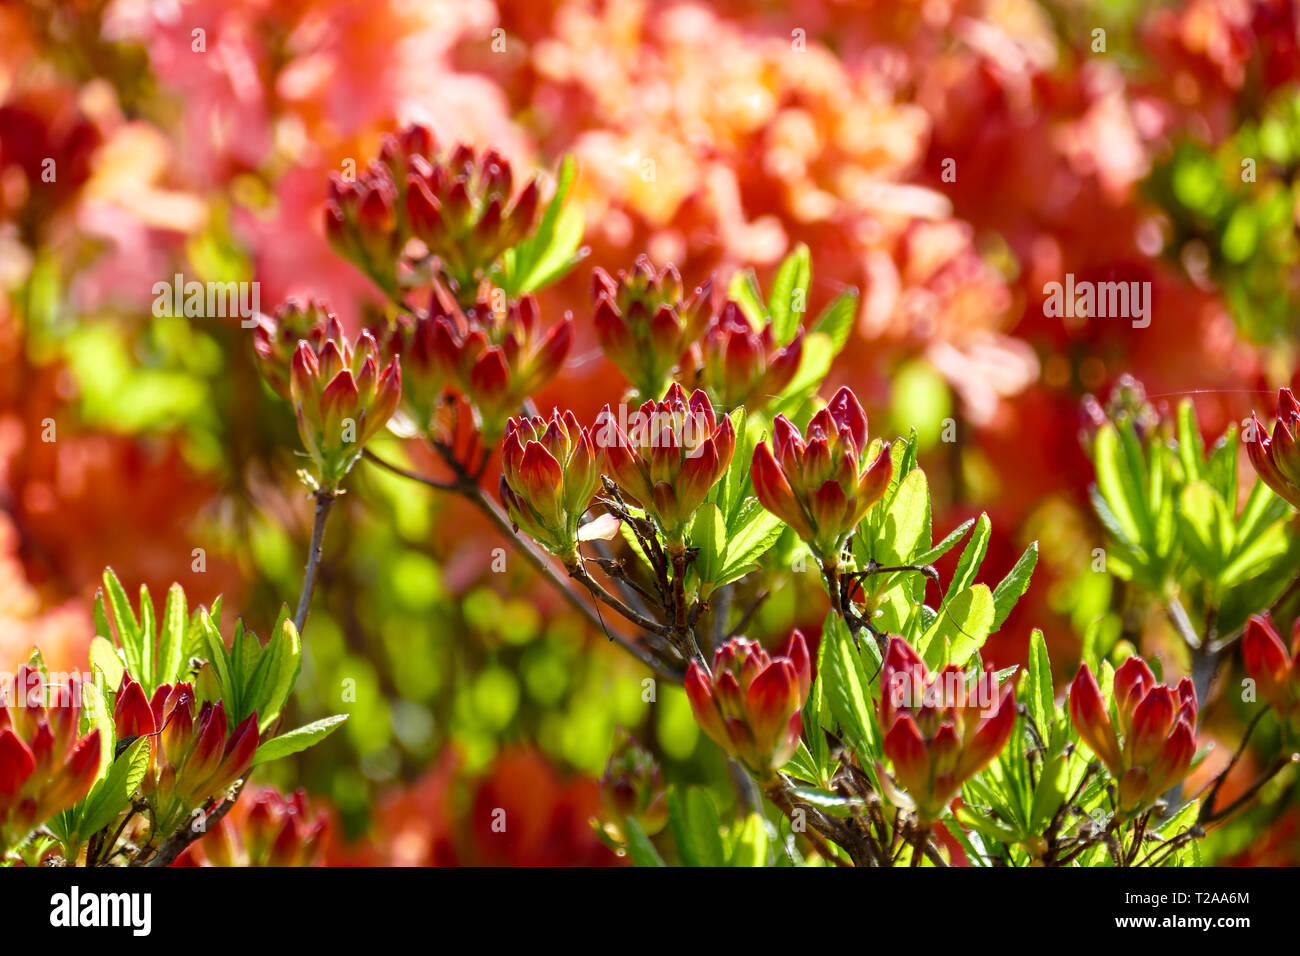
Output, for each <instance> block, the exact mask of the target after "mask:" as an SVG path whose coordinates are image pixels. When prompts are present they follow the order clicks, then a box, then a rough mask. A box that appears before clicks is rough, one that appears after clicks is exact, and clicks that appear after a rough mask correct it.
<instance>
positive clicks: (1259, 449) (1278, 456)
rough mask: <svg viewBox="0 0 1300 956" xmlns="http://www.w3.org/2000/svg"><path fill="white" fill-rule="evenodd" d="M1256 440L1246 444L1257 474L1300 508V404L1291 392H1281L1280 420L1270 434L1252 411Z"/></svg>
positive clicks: (1253, 430)
mask: <svg viewBox="0 0 1300 956" xmlns="http://www.w3.org/2000/svg"><path fill="white" fill-rule="evenodd" d="M1250 423H1251V430H1252V432H1253V435H1252V437H1253V438H1254V441H1248V442H1246V451H1247V453H1248V454H1249V455H1250V463H1251V464H1252V465H1254V466H1255V473H1256V474H1258V475H1259V477H1260V478H1261V479H1263V481H1264V484H1266V485H1268V486H1269V487H1270V488H1272V489H1273V490H1274V491H1275V492H1277V495H1278V497H1280V498H1282V499H1283V500H1285V501H1287V502H1290V504H1291V505H1292V506H1293V507H1296V508H1300V445H1297V444H1296V441H1297V439H1298V438H1300V402H1297V401H1296V397H1295V395H1294V393H1292V391H1291V389H1289V388H1284V389H1280V390H1279V391H1278V393H1277V421H1276V422H1275V423H1274V424H1273V433H1272V435H1270V434H1269V433H1268V432H1267V431H1266V430H1265V429H1264V426H1263V425H1261V424H1260V421H1259V419H1258V418H1256V417H1255V414H1254V413H1253V412H1252V413H1251V416H1250Z"/></svg>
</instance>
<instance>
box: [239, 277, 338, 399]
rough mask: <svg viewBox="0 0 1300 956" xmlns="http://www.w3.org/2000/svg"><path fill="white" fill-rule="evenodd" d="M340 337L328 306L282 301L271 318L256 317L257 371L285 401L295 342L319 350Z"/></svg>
mask: <svg viewBox="0 0 1300 956" xmlns="http://www.w3.org/2000/svg"><path fill="white" fill-rule="evenodd" d="M342 334H343V333H342V327H341V326H340V325H339V321H338V318H337V317H336V316H335V315H334V313H333V312H331V311H330V309H329V306H327V305H325V304H324V303H322V302H316V301H315V300H311V301H309V302H307V304H306V305H303V304H302V303H301V302H299V301H298V300H297V299H286V300H285V301H284V304H282V305H281V306H280V307H279V308H278V309H276V310H275V317H274V318H272V317H271V316H268V315H261V314H259V315H258V316H257V325H256V326H255V327H254V329H253V354H254V356H255V358H256V361H257V368H258V371H259V372H261V373H262V377H263V378H264V379H266V383H267V384H268V385H269V386H271V388H272V390H273V391H274V392H275V393H276V394H277V395H279V396H280V397H281V398H283V399H284V400H285V401H289V400H290V394H289V368H290V367H291V366H292V364H293V353H294V352H295V351H297V349H298V343H299V342H300V341H302V340H303V339H306V340H307V341H308V342H309V343H310V344H311V346H312V348H316V349H319V348H320V347H321V346H322V345H323V344H324V342H325V339H326V338H327V337H331V336H341V335H342Z"/></svg>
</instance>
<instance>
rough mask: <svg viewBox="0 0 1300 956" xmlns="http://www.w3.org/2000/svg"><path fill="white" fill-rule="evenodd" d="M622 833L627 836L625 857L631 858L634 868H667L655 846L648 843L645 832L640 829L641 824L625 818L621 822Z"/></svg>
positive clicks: (648, 839)
mask: <svg viewBox="0 0 1300 956" xmlns="http://www.w3.org/2000/svg"><path fill="white" fill-rule="evenodd" d="M623 832H624V833H626V834H627V855H628V856H629V857H630V858H631V860H632V862H633V864H635V865H636V866H667V865H668V864H666V863H665V862H664V858H663V857H661V856H660V855H659V851H658V850H656V849H655V845H654V844H653V843H651V842H650V838H649V837H648V836H646V834H645V831H644V830H642V829H641V824H639V823H637V822H636V821H635V820H633V819H632V818H631V817H625V818H624V820H623Z"/></svg>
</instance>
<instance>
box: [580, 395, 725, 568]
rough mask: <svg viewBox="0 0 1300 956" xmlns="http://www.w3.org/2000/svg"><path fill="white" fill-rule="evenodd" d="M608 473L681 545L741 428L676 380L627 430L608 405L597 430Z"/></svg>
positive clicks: (596, 438)
mask: <svg viewBox="0 0 1300 956" xmlns="http://www.w3.org/2000/svg"><path fill="white" fill-rule="evenodd" d="M592 438H593V440H594V441H595V443H596V445H597V446H598V447H599V449H600V454H601V459H602V461H603V462H604V466H605V469H604V470H605V471H606V472H607V473H608V474H609V476H610V478H612V479H613V481H614V483H615V484H617V485H618V486H619V488H621V489H622V490H623V491H625V492H627V494H628V495H630V496H631V497H632V498H634V499H636V501H637V502H638V503H639V504H640V505H641V507H643V508H645V510H646V511H647V513H649V514H650V515H651V516H652V517H653V518H654V519H655V521H656V522H657V523H658V525H659V527H660V528H661V529H662V530H663V532H664V535H665V536H666V537H667V539H668V543H669V546H670V547H677V546H679V545H680V544H681V541H682V535H683V533H684V531H685V528H686V523H687V522H688V521H689V520H690V519H691V516H692V515H693V514H694V513H695V511H696V509H697V508H699V507H700V505H701V504H703V503H704V499H705V497H706V496H707V495H708V493H709V489H710V488H712V487H713V486H714V484H716V483H717V481H718V479H720V478H721V477H722V476H723V474H725V473H726V471H727V466H728V465H730V464H731V455H732V453H733V452H734V451H735V450H736V431H735V428H734V426H733V425H732V424H731V419H730V418H728V417H727V416H726V415H723V416H722V419H721V421H719V420H718V419H717V417H716V416H715V415H714V413H713V403H712V402H710V401H709V397H708V396H707V395H705V394H704V392H702V391H700V390H699V389H696V390H695V391H694V392H693V393H692V394H691V397H690V398H689V399H688V398H687V397H686V392H685V391H684V390H683V389H682V387H681V386H680V385H678V384H677V383H676V382H673V384H672V385H670V386H669V387H668V392H667V394H665V395H664V398H663V401H661V402H653V401H648V402H646V403H644V404H643V405H642V406H641V408H640V409H639V410H638V411H637V412H636V413H635V414H634V415H633V416H632V417H631V418H630V419H629V420H628V422H627V427H626V428H624V427H623V425H622V424H620V423H619V422H618V421H617V420H616V419H615V418H614V414H613V412H611V411H610V408H609V406H608V405H606V406H605V407H604V409H603V410H602V411H601V413H600V415H599V416H598V417H597V419H596V424H595V425H594V426H593V428H592Z"/></svg>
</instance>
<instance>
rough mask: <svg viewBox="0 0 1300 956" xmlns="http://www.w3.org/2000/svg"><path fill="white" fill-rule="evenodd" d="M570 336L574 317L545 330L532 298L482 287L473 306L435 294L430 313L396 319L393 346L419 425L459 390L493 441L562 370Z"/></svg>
mask: <svg viewBox="0 0 1300 956" xmlns="http://www.w3.org/2000/svg"><path fill="white" fill-rule="evenodd" d="M572 341H573V319H572V318H570V317H568V316H566V317H565V318H564V319H563V320H562V321H561V322H559V323H557V324H556V325H553V326H551V327H550V328H549V329H545V330H543V329H542V328H541V322H540V316H539V312H538V308H537V300H536V299H535V298H533V297H532V296H531V295H525V296H523V297H522V298H520V299H518V300H516V301H509V300H508V299H507V298H506V296H505V295H504V293H501V292H499V290H494V289H491V288H489V287H488V286H486V285H485V286H484V287H483V288H482V289H481V291H480V296H479V299H478V301H477V303H476V304H475V305H474V306H473V307H472V308H471V309H469V310H462V309H461V308H460V307H459V306H458V305H457V304H456V303H455V302H451V301H447V300H445V299H444V298H442V297H441V296H439V295H437V294H436V293H435V296H434V299H433V308H432V310H431V311H430V314H429V315H428V316H427V317H419V318H412V317H405V316H404V317H403V318H401V319H400V320H399V322H398V327H397V331H396V332H395V334H394V336H393V338H392V339H391V341H390V348H391V350H392V351H394V352H397V353H399V354H400V355H401V356H402V359H403V361H404V363H405V366H406V367H405V372H406V377H407V379H408V382H410V383H411V384H410V386H409V387H410V388H411V391H412V399H411V401H410V403H409V405H408V406H407V407H408V410H409V412H410V414H411V415H412V416H413V417H414V418H415V420H416V424H417V426H419V427H420V428H427V427H428V426H429V423H430V421H431V420H432V416H433V413H434V411H435V410H436V409H437V407H438V404H439V400H440V396H441V395H442V394H443V392H444V390H445V389H446V388H447V387H448V386H450V387H454V388H455V389H456V390H458V391H459V392H460V393H461V394H462V395H464V396H465V398H466V399H468V400H469V402H470V404H471V405H472V406H473V408H474V411H475V416H476V419H477V420H476V422H475V424H476V425H477V426H478V428H479V431H480V433H481V437H482V441H483V444H485V445H491V444H494V443H495V442H496V440H497V438H499V437H500V436H501V432H502V428H503V427H504V426H505V423H506V420H507V419H508V418H509V417H510V416H511V415H513V414H514V413H515V411H517V410H518V409H519V407H520V406H521V405H522V404H523V403H524V400H525V399H526V398H528V396H530V395H532V394H533V393H534V392H536V391H537V390H538V389H539V388H541V387H542V386H543V385H544V384H546V383H547V382H548V381H550V380H551V379H552V378H554V377H555V376H556V375H557V374H558V373H559V371H560V368H561V367H562V366H563V365H564V359H565V357H566V356H567V355H568V354H569V347H570V345H571V344H572Z"/></svg>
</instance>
